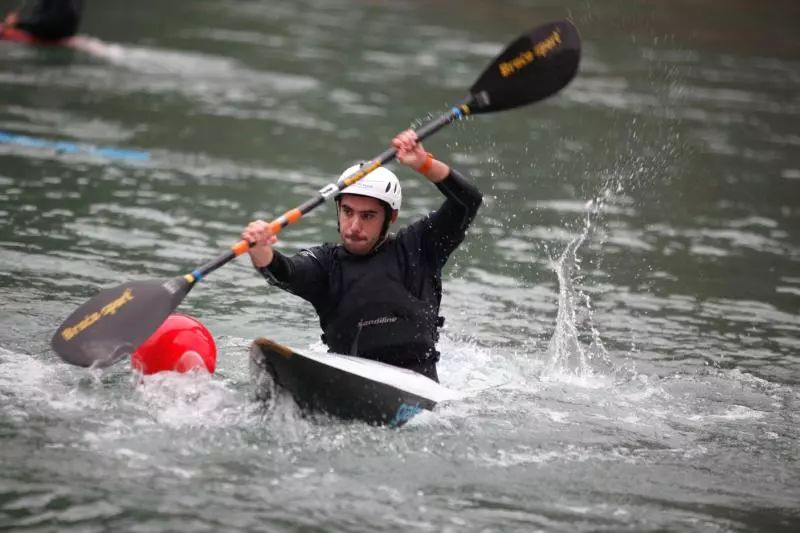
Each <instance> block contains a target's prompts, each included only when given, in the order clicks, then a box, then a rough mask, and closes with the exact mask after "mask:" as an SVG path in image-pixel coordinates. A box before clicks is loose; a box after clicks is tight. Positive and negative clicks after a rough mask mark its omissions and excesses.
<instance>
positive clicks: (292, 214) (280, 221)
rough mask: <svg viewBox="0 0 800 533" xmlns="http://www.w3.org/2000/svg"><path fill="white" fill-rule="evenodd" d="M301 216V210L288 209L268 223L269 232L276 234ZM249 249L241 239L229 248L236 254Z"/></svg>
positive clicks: (248, 244) (248, 245)
mask: <svg viewBox="0 0 800 533" xmlns="http://www.w3.org/2000/svg"><path fill="white" fill-rule="evenodd" d="M302 216H303V213H302V211H300V210H299V209H297V208H295V209H290V210H289V211H287V212H285V213H284V214H282V215H281V216H279V217H278V218H276V219H275V220H273V221H272V222H270V223H269V229H270V232H271V233H272V234H273V235H277V234H278V233H280V231H281V230H282V229H283V228H284V226H288V225H289V224H293V223H295V222H297V221H298V220H300V217H302ZM249 249H250V243H249V242H247V241H245V240H242V241H239V242H237V243H236V244H234V245H233V246H231V250H233V253H235V254H236V255H237V256H239V255H242V254H243V253H245V252H246V251H248V250H249Z"/></svg>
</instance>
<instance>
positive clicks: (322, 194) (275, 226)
mask: <svg viewBox="0 0 800 533" xmlns="http://www.w3.org/2000/svg"><path fill="white" fill-rule="evenodd" d="M472 100H473V97H472V96H470V97H469V98H467V99H466V100H465V101H464V102H463V103H462V104H459V105H458V106H455V107H453V108H451V109H450V110H449V111H448V112H447V113H443V114H442V115H440V116H439V117H437V118H435V119H433V120H430V121H428V122H427V123H425V124H423V125H422V126H420V127H419V128H418V129H416V130H414V132H415V133H416V134H417V139H418V140H420V141H421V140H423V139H426V138H428V137H430V136H431V135H433V134H434V133H436V132H437V131H439V130H440V129H442V128H443V127H445V126H447V125H448V124H450V123H452V122H454V121H455V120H458V119H459V118H462V117H464V116H466V115H469V113H470V107H469V106H470V103H471V102H472ZM396 157H397V150H395V149H394V148H387V149H386V150H384V151H383V152H382V153H381V154H379V155H378V156H377V157H375V158H374V159H372V160H371V161H370V162H369V163H367V164H364V165H363V166H362V167H361V168H360V169H359V170H358V171H356V172H355V173H354V174H352V175H350V176H348V177H346V178H344V179H341V180H339V181H338V182H336V183H331V184H329V185H326V186H325V187H323V188H322V189H320V190H319V192H318V193H317V195H315V196H314V197H313V198H309V199H308V200H307V201H305V202H303V203H302V204H300V205H299V206H297V207H295V208H294V209H290V210H289V211H286V212H285V213H284V214H282V215H281V216H279V217H278V218H276V219H275V220H273V221H272V222H270V223H269V226H270V229H271V230H272V234H273V235H277V234H278V233H279V232H280V231H281V230H282V229H283V228H285V227H286V226H288V225H289V224H294V223H295V222H297V221H298V220H300V219H301V218H302V217H303V215H305V214H306V213H308V212H309V211H313V210H314V209H316V208H317V207H319V206H320V205H322V204H323V203H324V202H325V200H327V199H329V198H332V197H334V196H335V195H336V194H337V193H338V192H340V191H342V190H344V189H345V188H346V187H349V186H350V185H352V184H353V183H355V182H357V181H358V180H360V179H362V178H363V177H364V176H366V175H367V174H369V173H370V172H372V171H373V170H375V169H376V168H378V167H380V166H382V165H385V164H386V163H389V162H390V161H392V160H394V159H395V158H396ZM251 246H252V244H251V243H249V242H247V241H246V240H241V241H239V242H237V243H236V244H234V245H233V246H232V247H231V250H230V251H228V252H226V253H224V254H221V255H220V256H218V257H216V258H214V259H212V260H211V261H209V262H208V263H206V264H204V265H202V266H200V267H199V268H197V269H195V270H194V271H192V273H191V274H189V275H188V277H193V278H194V280H193V281H194V282H196V281H199V280H200V279H202V278H204V277H205V276H207V275H208V274H209V273H211V272H213V271H215V270H217V269H218V268H220V267H222V266H224V265H225V264H227V263H229V262H230V261H232V260H233V259H236V258H237V257H239V256H240V255H242V254H243V253H245V252H246V251H247V250H249V249H250V247H251ZM188 277H187V280H188Z"/></svg>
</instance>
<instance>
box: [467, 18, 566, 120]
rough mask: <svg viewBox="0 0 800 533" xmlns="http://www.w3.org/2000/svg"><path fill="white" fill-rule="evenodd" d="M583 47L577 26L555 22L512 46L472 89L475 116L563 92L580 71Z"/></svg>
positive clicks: (533, 31) (536, 30)
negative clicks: (581, 46)
mask: <svg viewBox="0 0 800 533" xmlns="http://www.w3.org/2000/svg"><path fill="white" fill-rule="evenodd" d="M580 57H581V48H580V37H579V36H578V30H577V29H576V28H575V26H574V25H573V24H572V23H571V22H569V21H567V20H562V21H559V22H552V23H550V24H546V25H544V26H540V27H539V28H536V29H534V30H531V31H530V32H528V33H526V34H524V35H522V36H521V37H520V38H518V39H517V40H516V41H514V42H513V43H511V44H510V45H509V46H508V48H506V49H505V51H503V53H501V54H500V55H499V56H497V58H496V59H495V60H494V61H493V62H492V64H491V65H489V66H488V67H487V68H486V70H485V71H484V72H483V74H481V76H480V78H478V81H476V82H475V83H474V84H473V85H472V87H471V88H470V94H471V95H472V98H471V101H470V104H469V105H470V110H471V112H472V113H490V112H493V111H502V110H504V109H511V108H514V107H519V106H522V105H525V104H530V103H533V102H536V101H539V100H542V99H544V98H547V97H548V96H550V95H552V94H554V93H556V92H558V91H559V90H561V89H563V88H564V87H565V86H566V85H567V84H568V83H569V82H570V81H571V80H572V78H574V77H575V74H576V73H577V72H578V63H579V62H580Z"/></svg>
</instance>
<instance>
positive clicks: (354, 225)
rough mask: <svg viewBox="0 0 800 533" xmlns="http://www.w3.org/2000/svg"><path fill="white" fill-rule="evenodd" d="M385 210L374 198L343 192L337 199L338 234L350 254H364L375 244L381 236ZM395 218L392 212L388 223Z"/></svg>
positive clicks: (395, 215) (394, 213)
mask: <svg viewBox="0 0 800 533" xmlns="http://www.w3.org/2000/svg"><path fill="white" fill-rule="evenodd" d="M385 217H386V211H385V210H384V208H383V204H381V202H380V201H379V200H376V199H375V198H370V197H368V196H358V195H355V194H343V195H342V199H341V200H340V201H339V236H340V237H341V238H342V245H343V246H344V247H345V249H346V250H347V251H348V252H350V253H351V254H355V255H365V254H368V253H369V252H370V251H371V250H372V248H373V247H374V246H375V245H376V244H377V242H378V239H379V238H380V236H381V229H382V228H383V221H384V218H385ZM395 220H397V211H393V212H392V218H391V220H390V223H393V222H394V221H395Z"/></svg>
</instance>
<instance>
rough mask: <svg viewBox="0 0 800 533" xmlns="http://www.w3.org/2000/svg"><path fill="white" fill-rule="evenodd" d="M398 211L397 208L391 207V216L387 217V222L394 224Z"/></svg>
mask: <svg viewBox="0 0 800 533" xmlns="http://www.w3.org/2000/svg"><path fill="white" fill-rule="evenodd" d="M398 213H399V211H398V210H397V209H392V216H391V217H389V224H394V223H395V222H397V214H398Z"/></svg>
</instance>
